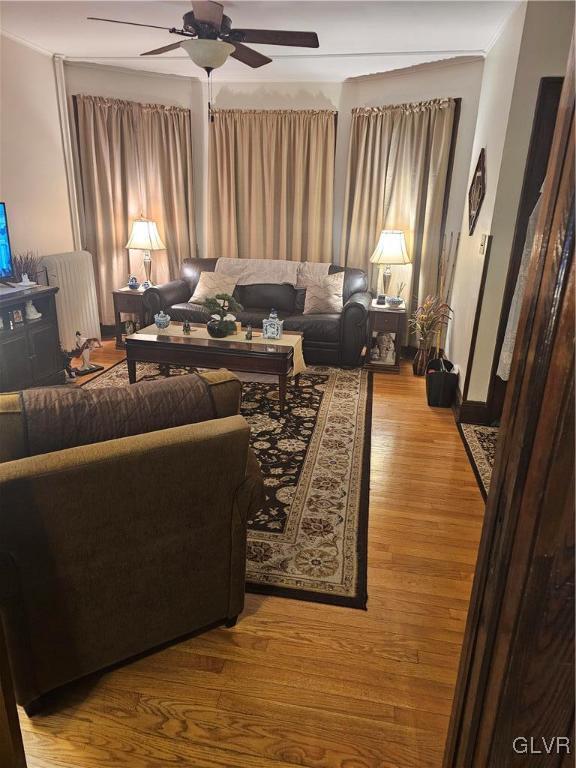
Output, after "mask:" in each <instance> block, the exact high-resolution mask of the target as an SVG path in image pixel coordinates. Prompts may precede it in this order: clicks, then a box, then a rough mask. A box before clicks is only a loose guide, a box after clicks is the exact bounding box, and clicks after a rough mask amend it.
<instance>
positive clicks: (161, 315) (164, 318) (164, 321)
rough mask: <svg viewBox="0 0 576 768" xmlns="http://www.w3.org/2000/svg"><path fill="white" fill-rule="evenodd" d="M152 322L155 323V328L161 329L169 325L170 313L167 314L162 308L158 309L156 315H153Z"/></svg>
mask: <svg viewBox="0 0 576 768" xmlns="http://www.w3.org/2000/svg"><path fill="white" fill-rule="evenodd" d="M154 323H155V324H156V328H158V329H159V330H160V331H163V330H165V329H166V328H168V326H169V325H170V315H167V314H166V313H165V312H164V311H163V310H160V312H158V314H157V315H154Z"/></svg>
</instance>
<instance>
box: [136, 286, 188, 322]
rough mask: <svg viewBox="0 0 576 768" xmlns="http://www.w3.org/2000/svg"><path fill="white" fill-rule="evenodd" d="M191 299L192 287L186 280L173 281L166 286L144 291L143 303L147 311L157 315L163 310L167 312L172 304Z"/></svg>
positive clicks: (153, 287)
mask: <svg viewBox="0 0 576 768" xmlns="http://www.w3.org/2000/svg"><path fill="white" fill-rule="evenodd" d="M189 298H190V286H189V285H188V283H187V282H186V280H172V281H171V282H169V283H164V285H155V286H152V288H148V290H146V291H144V294H143V296H142V301H143V303H144V307H145V309H147V310H148V312H150V314H152V315H155V314H156V313H157V312H160V310H161V309H163V310H164V312H166V311H167V310H168V309H170V307H171V306H172V304H180V303H181V302H184V301H188V299H189Z"/></svg>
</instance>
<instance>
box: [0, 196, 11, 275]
mask: <svg viewBox="0 0 576 768" xmlns="http://www.w3.org/2000/svg"><path fill="white" fill-rule="evenodd" d="M13 277H14V264H13V261H12V249H11V248H10V234H9V233H8V219H7V218H6V204H5V203H0V281H2V280H10V279H11V278H13Z"/></svg>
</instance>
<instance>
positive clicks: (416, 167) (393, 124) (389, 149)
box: [341, 99, 455, 308]
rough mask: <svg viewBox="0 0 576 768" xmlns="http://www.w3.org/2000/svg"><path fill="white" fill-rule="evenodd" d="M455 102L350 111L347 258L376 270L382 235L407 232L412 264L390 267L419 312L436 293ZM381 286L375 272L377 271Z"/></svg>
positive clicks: (344, 235) (344, 248)
mask: <svg viewBox="0 0 576 768" xmlns="http://www.w3.org/2000/svg"><path fill="white" fill-rule="evenodd" d="M454 109H455V101H454V99H435V100H433V101H426V102H422V103H418V104H400V105H397V106H388V107H366V108H358V109H355V110H353V112H352V125H351V134H350V149H349V156H348V173H347V181H346V199H345V209H344V220H343V231H342V246H341V259H342V262H343V263H345V264H347V265H348V266H351V267H360V268H362V269H366V270H370V268H371V264H370V256H371V254H372V252H373V250H374V248H375V246H376V242H377V241H378V236H379V234H380V232H381V230H383V229H401V230H403V231H404V234H405V237H406V244H407V248H408V254H409V256H410V257H411V260H412V264H411V265H408V266H398V267H392V278H391V281H390V290H389V292H390V293H392V292H395V291H396V286H397V284H398V283H399V282H400V281H403V282H405V283H406V284H407V286H408V287H407V288H406V289H405V291H404V294H403V295H404V298H405V299H407V300H408V301H407V305H408V304H409V305H411V308H415V306H417V305H418V304H419V303H421V302H422V300H423V299H424V298H425V297H426V296H427V295H428V294H432V293H434V292H435V291H436V290H437V280H438V261H439V258H440V249H441V238H442V232H441V230H442V225H443V222H442V219H443V208H444V196H445V191H446V181H447V173H448V164H449V156H450V147H451V142H452V128H453V124H454ZM373 272H374V277H373V281H374V284H375V280H376V277H375V274H376V270H373Z"/></svg>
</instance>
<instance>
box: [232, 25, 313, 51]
mask: <svg viewBox="0 0 576 768" xmlns="http://www.w3.org/2000/svg"><path fill="white" fill-rule="evenodd" d="M232 33H233V34H234V33H236V34H240V35H242V42H243V43H263V44H265V45H295V46H298V47H301V48H318V46H319V45H320V44H319V42H318V35H317V34H316V32H289V31H288V30H285V29H234V30H232Z"/></svg>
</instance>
